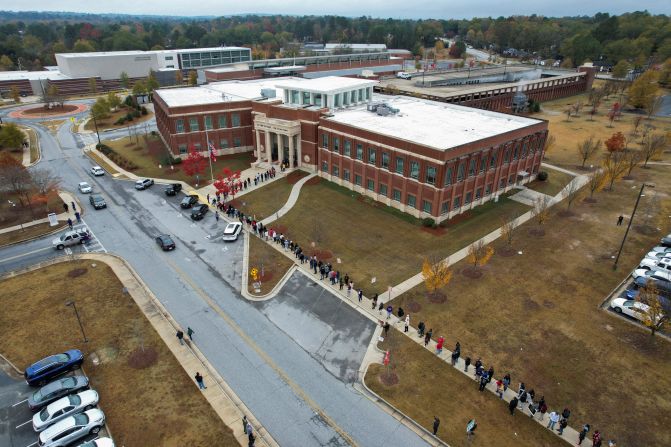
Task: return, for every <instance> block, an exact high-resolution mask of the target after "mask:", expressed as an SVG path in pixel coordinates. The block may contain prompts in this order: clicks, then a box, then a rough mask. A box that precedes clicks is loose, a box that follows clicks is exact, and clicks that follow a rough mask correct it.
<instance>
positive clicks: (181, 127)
mask: <svg viewBox="0 0 671 447" xmlns="http://www.w3.org/2000/svg"><path fill="white" fill-rule="evenodd" d="M175 128H176V130H177V133H184V120H177V121H175Z"/></svg>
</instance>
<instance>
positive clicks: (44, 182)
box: [30, 169, 61, 195]
mask: <svg viewBox="0 0 671 447" xmlns="http://www.w3.org/2000/svg"><path fill="white" fill-rule="evenodd" d="M30 174H31V177H32V184H33V186H34V187H35V189H36V190H37V192H38V193H39V194H42V195H46V194H47V193H49V192H50V191H53V190H55V189H58V186H59V184H60V182H61V179H60V177H56V176H54V175H53V174H52V173H51V171H49V170H48V169H33V170H32V171H31V172H30Z"/></svg>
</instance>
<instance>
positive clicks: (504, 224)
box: [501, 217, 517, 246]
mask: <svg viewBox="0 0 671 447" xmlns="http://www.w3.org/2000/svg"><path fill="white" fill-rule="evenodd" d="M516 229H517V218H515V217H513V218H512V219H506V218H505V217H502V218H501V237H502V238H503V240H505V241H506V244H508V246H511V245H512V244H513V238H514V237H515V230H516Z"/></svg>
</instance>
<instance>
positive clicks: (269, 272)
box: [259, 267, 275, 282]
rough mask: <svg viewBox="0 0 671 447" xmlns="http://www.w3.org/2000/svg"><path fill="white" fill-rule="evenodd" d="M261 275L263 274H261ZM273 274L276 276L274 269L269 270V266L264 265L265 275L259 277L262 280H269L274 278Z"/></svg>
mask: <svg viewBox="0 0 671 447" xmlns="http://www.w3.org/2000/svg"><path fill="white" fill-rule="evenodd" d="M259 276H261V275H259ZM273 276H275V275H273V272H272V270H268V269H267V268H265V267H264V269H263V276H261V278H259V279H260V280H261V282H268V281H270V280H271V279H273Z"/></svg>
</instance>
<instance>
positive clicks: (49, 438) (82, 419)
mask: <svg viewBox="0 0 671 447" xmlns="http://www.w3.org/2000/svg"><path fill="white" fill-rule="evenodd" d="M104 425H105V414H104V413H103V412H102V411H100V410H99V409H97V408H93V409H91V410H87V411H85V412H83V413H79V414H75V415H73V416H68V417H67V418H65V419H63V420H61V421H59V422H57V423H55V424H54V425H52V426H50V427H49V428H47V429H46V430H44V431H43V432H42V433H40V436H39V438H38V440H37V442H38V445H39V446H40V447H65V446H68V445H70V444H72V443H73V442H75V441H77V440H78V439H81V438H83V437H84V436H86V435H89V434H96V433H99V432H100V430H102V428H103V426H104Z"/></svg>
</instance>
